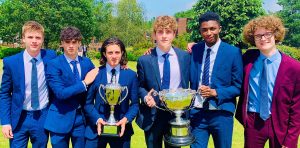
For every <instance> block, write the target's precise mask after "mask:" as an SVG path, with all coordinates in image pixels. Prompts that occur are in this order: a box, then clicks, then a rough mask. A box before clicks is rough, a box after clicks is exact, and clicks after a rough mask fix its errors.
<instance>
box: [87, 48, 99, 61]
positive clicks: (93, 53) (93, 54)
mask: <svg viewBox="0 0 300 148" xmlns="http://www.w3.org/2000/svg"><path fill="white" fill-rule="evenodd" d="M86 56H87V57H88V58H90V59H100V57H101V55H100V52H99V51H96V50H88V51H87V52H86Z"/></svg>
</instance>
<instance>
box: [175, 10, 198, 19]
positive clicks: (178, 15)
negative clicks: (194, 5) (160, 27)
mask: <svg viewBox="0 0 300 148" xmlns="http://www.w3.org/2000/svg"><path fill="white" fill-rule="evenodd" d="M193 16H194V12H193V9H190V10H187V11H181V12H177V13H175V18H192V17H193Z"/></svg>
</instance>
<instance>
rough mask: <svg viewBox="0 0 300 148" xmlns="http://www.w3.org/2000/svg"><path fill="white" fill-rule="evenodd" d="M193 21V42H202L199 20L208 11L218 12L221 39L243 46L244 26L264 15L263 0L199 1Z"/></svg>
mask: <svg viewBox="0 0 300 148" xmlns="http://www.w3.org/2000/svg"><path fill="white" fill-rule="evenodd" d="M193 11H194V16H193V20H191V21H189V23H188V27H189V28H190V29H191V30H192V33H191V40H194V41H199V40H201V35H200V33H199V24H198V18H199V16H200V15H201V14H204V13H205V12H207V11H212V12H216V13H218V14H219V15H220V17H221V26H222V31H221V34H220V37H221V39H222V40H223V41H226V42H228V43H230V44H234V45H238V46H241V44H242V39H241V32H242V29H243V26H244V25H245V24H246V23H247V22H248V21H249V20H250V19H252V18H255V17H257V16H259V15H262V14H264V13H265V12H264V10H263V8H262V1H261V0H247V1H245V0H226V1H225V0H205V1H204V0H199V1H198V2H197V3H196V4H195V5H194V7H193Z"/></svg>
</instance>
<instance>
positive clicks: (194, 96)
mask: <svg viewBox="0 0 300 148" xmlns="http://www.w3.org/2000/svg"><path fill="white" fill-rule="evenodd" d="M197 94H199V95H200V92H199V90H197V91H196V92H195V93H193V94H192V95H193V98H192V101H191V104H190V106H189V108H188V110H190V109H193V108H195V106H193V104H194V103H195V100H196V95H197Z"/></svg>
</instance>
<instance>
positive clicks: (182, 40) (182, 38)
mask: <svg viewBox="0 0 300 148" xmlns="http://www.w3.org/2000/svg"><path fill="white" fill-rule="evenodd" d="M188 41H189V35H188V34H187V33H184V34H182V35H178V36H177V37H176V38H175V39H174V41H173V45H174V46H175V47H177V48H180V49H183V50H186V47H187V44H188Z"/></svg>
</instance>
